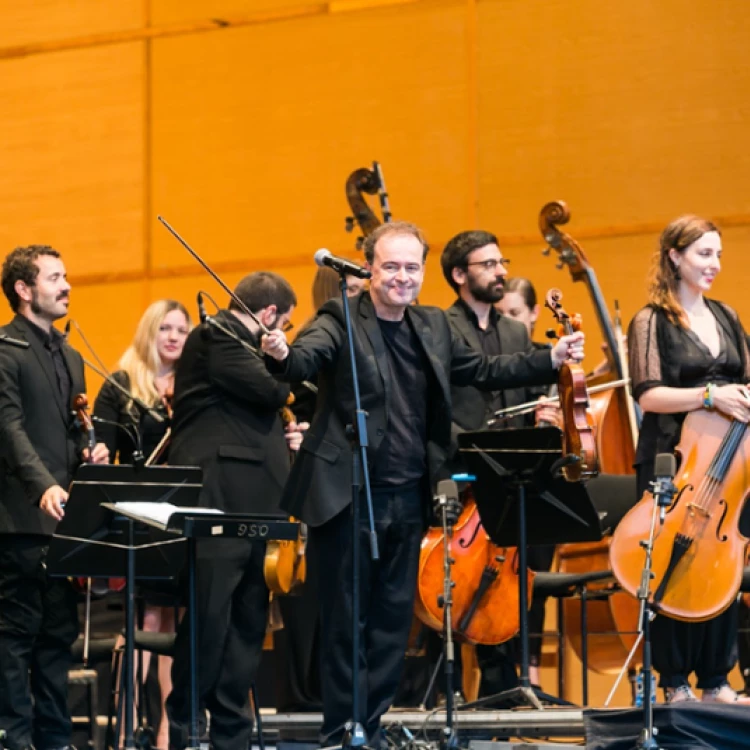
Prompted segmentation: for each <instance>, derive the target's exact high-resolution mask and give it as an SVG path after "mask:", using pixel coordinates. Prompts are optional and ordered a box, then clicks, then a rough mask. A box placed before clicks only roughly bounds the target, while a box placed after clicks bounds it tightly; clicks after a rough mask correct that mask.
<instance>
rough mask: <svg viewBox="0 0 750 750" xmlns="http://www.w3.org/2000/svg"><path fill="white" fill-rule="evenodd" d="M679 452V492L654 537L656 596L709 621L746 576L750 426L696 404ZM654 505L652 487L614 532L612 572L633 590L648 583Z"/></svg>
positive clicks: (673, 609) (656, 604)
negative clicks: (644, 575)
mask: <svg viewBox="0 0 750 750" xmlns="http://www.w3.org/2000/svg"><path fill="white" fill-rule="evenodd" d="M676 453H677V454H678V456H679V457H680V468H679V470H678V472H677V474H676V475H675V481H674V484H675V486H676V487H677V497H676V498H675V499H674V501H673V502H672V504H671V506H670V507H669V508H668V509H667V511H666V513H665V516H664V523H663V524H662V525H661V526H660V527H659V529H658V531H657V534H656V536H655V538H654V547H653V552H652V571H653V584H652V586H651V592H650V594H649V601H650V602H651V605H652V607H653V608H654V610H655V611H657V612H658V613H660V614H664V615H666V616H668V617H672V618H674V619H677V620H684V621H688V622H701V621H703V620H709V619H711V618H713V617H715V616H716V615H718V614H721V613H722V612H723V611H724V610H725V609H727V608H728V607H729V605H730V604H732V602H733V601H734V600H735V599H736V598H737V594H738V592H739V589H740V583H741V581H742V571H743V568H744V559H745V557H744V551H745V546H746V545H747V542H748V539H747V537H745V536H743V535H742V534H741V533H740V530H739V520H740V515H741V513H742V509H743V507H744V503H745V498H746V497H747V495H748V487H750V438H749V437H748V431H747V425H746V424H743V423H742V422H737V421H735V420H732V419H730V418H728V417H725V416H724V415H723V414H721V413H719V412H711V411H692V412H690V413H689V414H688V415H687V417H685V421H684V422H683V425H682V432H681V433H680V442H679V443H678V445H677V448H676ZM653 506H654V500H653V495H652V494H651V492H650V491H646V492H645V493H644V495H643V498H642V499H641V500H640V501H639V502H638V503H637V504H636V505H635V506H634V507H633V508H631V510H630V511H629V512H628V513H627V515H626V516H625V518H623V520H622V521H620V523H619V524H618V526H617V528H616V529H615V532H614V535H613V537H612V545H611V547H610V556H611V561H612V571H613V573H614V574H615V577H616V578H617V580H618V581H619V583H620V585H621V586H622V587H623V589H625V591H627V592H628V593H630V594H631V595H632V596H636V592H637V589H638V588H639V586H640V585H641V571H642V569H643V551H642V547H641V544H640V542H641V540H642V539H643V538H644V534H645V533H646V530H647V529H648V528H649V524H650V519H651V514H652V511H653Z"/></svg>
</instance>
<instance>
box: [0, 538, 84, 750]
mask: <svg viewBox="0 0 750 750" xmlns="http://www.w3.org/2000/svg"><path fill="white" fill-rule="evenodd" d="M48 542H49V539H48V538H47V537H44V536H35V535H20V534H19V535H12V534H3V535H0V728H1V729H4V730H5V732H6V740H5V746H6V747H7V748H10V750H16V749H18V748H23V747H26V746H28V745H32V744H33V745H35V746H36V748H37V750H50V748H57V747H62V746H64V745H67V744H68V743H69V742H70V735H71V721H70V714H69V711H68V670H69V669H70V666H71V655H70V647H71V645H72V644H73V642H74V641H75V639H76V638H77V637H78V614H77V610H76V596H75V592H74V591H73V589H72V587H71V586H70V584H69V583H68V582H67V581H66V580H61V579H56V578H50V577H49V576H48V575H47V571H46V568H45V565H44V560H45V556H46V552H47V544H48Z"/></svg>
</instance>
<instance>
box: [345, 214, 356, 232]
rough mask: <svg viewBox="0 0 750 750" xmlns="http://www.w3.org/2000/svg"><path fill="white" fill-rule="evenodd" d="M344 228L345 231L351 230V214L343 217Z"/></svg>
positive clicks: (352, 220)
mask: <svg viewBox="0 0 750 750" xmlns="http://www.w3.org/2000/svg"><path fill="white" fill-rule="evenodd" d="M344 229H345V230H346V231H347V232H351V231H352V230H353V229H354V217H353V216H347V217H346V219H344Z"/></svg>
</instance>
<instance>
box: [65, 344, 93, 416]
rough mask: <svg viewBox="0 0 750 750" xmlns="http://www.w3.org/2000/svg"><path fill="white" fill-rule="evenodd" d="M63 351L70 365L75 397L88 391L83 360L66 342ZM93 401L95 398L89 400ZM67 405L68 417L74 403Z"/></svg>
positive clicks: (68, 365)
mask: <svg viewBox="0 0 750 750" xmlns="http://www.w3.org/2000/svg"><path fill="white" fill-rule="evenodd" d="M62 353H63V357H64V358H65V364H66V365H67V367H68V372H69V373H70V389H71V392H70V397H71V399H74V398H75V397H76V396H77V395H78V394H79V393H86V378H85V377H84V374H83V369H82V368H81V361H80V360H79V359H78V358H77V357H76V356H75V353H74V350H73V349H72V348H71V347H70V346H68V345H67V344H66V343H63V345H62ZM89 403H93V400H91V401H89ZM65 406H66V407H67V408H66V410H65V416H66V417H68V416H69V415H70V412H71V410H72V407H73V404H72V403H70V404H65Z"/></svg>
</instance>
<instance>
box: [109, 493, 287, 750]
mask: <svg viewBox="0 0 750 750" xmlns="http://www.w3.org/2000/svg"><path fill="white" fill-rule="evenodd" d="M102 507H103V508H106V509H107V510H110V511H112V512H113V513H116V514H120V515H123V516H125V517H126V518H129V519H130V520H131V522H133V523H134V522H141V523H144V524H147V525H149V526H152V527H154V528H157V529H160V530H162V531H166V532H168V533H171V534H175V535H178V536H182V537H185V538H186V539H187V543H188V611H187V617H188V633H189V638H188V642H189V655H188V661H189V675H190V678H189V679H190V687H189V692H190V711H189V729H188V743H187V748H186V750H199V748H200V740H199V737H198V674H197V672H198V658H197V646H196V640H197V633H198V622H197V616H196V598H197V595H196V559H197V552H196V551H197V546H198V539H202V538H203V539H216V538H219V537H224V538H232V539H247V540H249V541H268V540H294V539H297V536H298V534H299V524H298V523H296V522H294V521H286V520H284V519H281V518H269V517H267V516H260V515H258V514H255V513H223V512H222V511H216V510H213V509H208V508H175V509H174V512H172V513H171V514H170V515H169V517H168V518H167V519H166V520H165V521H161V520H158V519H155V518H150V517H148V516H144V515H142V514H139V513H138V511H137V510H136V509H135V508H133V509H131V508H123V507H122V505H121V504H119V503H102Z"/></svg>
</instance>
